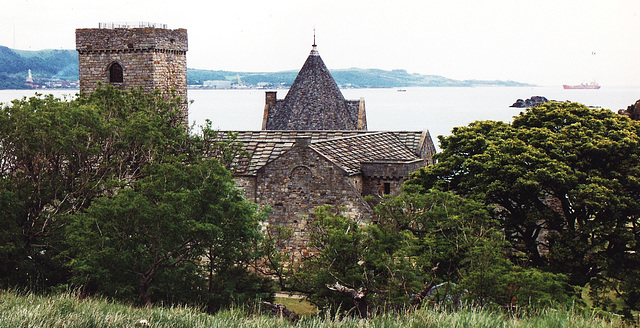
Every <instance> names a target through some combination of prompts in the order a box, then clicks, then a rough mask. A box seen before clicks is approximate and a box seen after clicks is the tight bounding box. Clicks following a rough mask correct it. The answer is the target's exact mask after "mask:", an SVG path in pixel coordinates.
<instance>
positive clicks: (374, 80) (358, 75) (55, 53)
mask: <svg viewBox="0 0 640 328" xmlns="http://www.w3.org/2000/svg"><path fill="white" fill-rule="evenodd" d="M28 70H31V74H32V76H33V78H34V80H36V82H37V83H36V84H39V85H44V84H45V83H46V82H50V81H59V80H61V81H77V80H78V53H77V52H76V51H75V50H39V51H27V50H14V49H10V48H7V47H4V46H0V89H25V88H30V86H27V85H25V79H26V78H27V75H28ZM297 74H298V71H297V70H295V71H294V70H292V71H281V72H234V71H223V70H203V69H193V68H189V69H188V70H187V83H188V84H189V85H192V86H193V85H196V86H197V85H202V84H203V83H204V81H210V80H225V81H231V82H232V83H238V78H239V79H240V83H242V84H244V85H246V86H248V87H257V86H264V87H288V86H290V85H291V83H293V80H294V79H295V78H296V75H297ZM331 74H332V75H333V77H334V79H335V80H336V82H337V83H338V85H340V86H341V87H348V88H395V87H416V86H419V87H440V86H447V87H468V86H494V85H495V86H528V84H526V83H519V82H513V81H483V80H453V79H449V78H446V77H443V76H438V75H423V74H415V73H414V74H410V73H408V72H407V71H406V70H401V69H398V70H391V71H385V70H381V69H361V68H349V69H336V70H331ZM65 85H66V84H65ZM69 87H73V85H71V86H69Z"/></svg>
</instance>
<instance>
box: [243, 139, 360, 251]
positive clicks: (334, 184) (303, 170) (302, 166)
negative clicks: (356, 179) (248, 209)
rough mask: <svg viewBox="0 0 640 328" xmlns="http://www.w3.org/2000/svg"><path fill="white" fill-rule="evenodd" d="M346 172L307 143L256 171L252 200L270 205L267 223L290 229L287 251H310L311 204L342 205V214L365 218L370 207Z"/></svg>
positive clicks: (295, 147) (315, 205)
mask: <svg viewBox="0 0 640 328" xmlns="http://www.w3.org/2000/svg"><path fill="white" fill-rule="evenodd" d="M350 179H351V178H350V177H348V176H347V175H346V173H345V172H344V171H343V170H342V169H340V168H339V167H337V166H336V165H334V164H333V163H331V162H330V161H328V160H326V159H325V158H323V157H322V156H320V155H319V154H318V153H316V152H315V151H314V150H312V149H310V148H309V147H307V146H299V145H297V146H294V147H293V148H292V149H291V150H289V151H288V152H287V153H285V154H283V155H282V156H281V157H279V158H278V159H276V160H275V161H273V162H271V163H269V164H267V165H266V166H264V167H263V168H262V169H260V170H259V171H258V176H257V179H256V186H257V188H256V191H257V192H256V202H257V203H258V204H260V205H262V206H266V205H268V206H270V207H271V208H272V212H271V215H270V216H269V219H268V224H269V226H271V228H273V226H282V227H287V228H290V229H292V232H293V238H292V239H291V242H290V243H289V245H288V247H287V248H288V251H290V253H291V255H292V256H294V257H296V258H299V257H300V256H307V255H309V254H310V250H309V249H308V241H309V235H308V228H309V224H310V223H311V219H312V218H311V214H312V213H313V210H314V208H315V207H317V206H320V205H325V204H329V205H333V206H334V207H344V209H345V210H344V211H343V212H342V213H344V214H345V215H347V216H349V217H351V218H353V219H355V220H358V221H364V220H368V219H369V218H370V215H371V209H370V208H369V206H368V205H367V204H366V203H365V202H364V201H363V200H362V198H361V195H360V192H359V191H358V188H356V187H355V186H354V185H352V183H351V182H350Z"/></svg>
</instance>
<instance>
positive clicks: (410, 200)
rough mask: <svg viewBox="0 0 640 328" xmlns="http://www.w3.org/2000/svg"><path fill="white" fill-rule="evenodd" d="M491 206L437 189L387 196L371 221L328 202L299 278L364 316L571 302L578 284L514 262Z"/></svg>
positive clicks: (324, 299) (316, 294) (323, 301)
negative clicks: (430, 307) (425, 306)
mask: <svg viewBox="0 0 640 328" xmlns="http://www.w3.org/2000/svg"><path fill="white" fill-rule="evenodd" d="M489 210H490V209H489V208H488V207H487V206H486V205H482V204H481V203H478V202H475V201H472V200H468V199H464V198H462V197H460V196H456V195H454V194H452V193H450V192H442V191H436V190H430V191H428V192H426V193H423V194H418V193H403V194H401V195H400V196H398V197H393V198H385V199H383V200H382V201H381V202H380V203H379V204H378V205H376V206H375V211H376V217H375V219H374V221H373V222H371V223H369V224H367V225H360V224H358V223H357V222H355V221H353V220H350V219H348V218H346V217H344V216H342V215H341V214H340V213H339V212H338V213H337V212H335V210H332V209H331V208H328V207H321V208H319V209H317V211H316V213H315V215H314V219H315V222H314V230H312V231H313V233H312V235H311V240H312V243H311V245H312V246H313V247H314V248H315V251H316V254H315V256H313V257H310V258H309V259H305V260H303V261H302V263H300V268H299V269H297V272H296V273H295V275H294V284H296V285H297V287H298V288H300V289H301V290H303V291H306V292H307V293H308V294H309V295H310V299H311V300H312V301H313V302H314V303H315V304H317V305H318V306H319V307H321V308H331V309H333V310H336V309H344V310H353V311H355V313H357V314H358V315H360V316H367V315H368V314H369V313H370V312H371V311H379V310H382V309H384V308H388V307H391V308H404V307H407V306H410V305H415V304H419V303H423V302H425V301H426V302H439V303H443V304H448V305H453V306H455V305H457V304H458V302H457V301H462V300H466V301H469V302H472V303H476V304H478V305H482V306H485V305H489V304H493V305H499V306H503V307H510V306H528V305H530V304H536V305H537V304H541V303H544V304H551V303H554V302H559V303H567V302H568V301H569V300H570V299H571V289H570V288H568V287H567V285H566V282H565V280H564V278H563V277H562V276H560V275H554V274H547V273H543V272H540V271H538V270H536V269H524V268H521V267H519V266H517V265H515V264H513V263H512V262H511V261H510V259H509V256H508V255H509V253H508V243H507V242H506V240H505V239H504V236H503V234H501V233H500V231H499V226H498V224H497V221H496V220H494V219H493V218H492V217H491V215H490V212H489ZM540 277H544V278H545V279H540Z"/></svg>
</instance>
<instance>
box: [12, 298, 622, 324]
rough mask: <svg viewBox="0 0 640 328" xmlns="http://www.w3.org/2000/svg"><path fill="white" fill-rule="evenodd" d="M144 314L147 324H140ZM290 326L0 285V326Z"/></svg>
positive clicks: (561, 316) (480, 319)
mask: <svg viewBox="0 0 640 328" xmlns="http://www.w3.org/2000/svg"><path fill="white" fill-rule="evenodd" d="M141 320H146V322H148V325H144V324H141V323H140V322H141ZM136 326H137V327H283V328H284V327H292V325H291V324H290V323H289V322H287V321H284V320H282V319H277V318H273V317H270V316H267V315H249V314H246V312H244V311H241V310H229V311H222V312H219V313H217V314H215V315H207V314H204V313H202V312H201V311H199V310H197V309H193V308H186V307H173V308H163V307H154V308H150V309H146V308H136V307H131V306H126V305H123V304H119V303H114V302H109V301H106V300H103V299H84V300H78V299H77V298H76V297H75V296H74V295H70V294H58V295H54V296H51V297H41V296H34V295H21V294H19V293H16V292H12V291H0V327H136ZM295 326H297V327H516V328H518V327H536V328H538V327H540V328H544V327H605V328H606V327H618V326H619V323H617V322H616V323H610V322H607V321H605V320H602V319H598V318H595V317H592V316H585V315H577V314H573V313H570V312H566V311H542V313H541V314H539V315H536V316H532V317H526V318H521V319H519V318H513V317H510V316H506V315H502V314H495V313H491V312H487V311H478V310H474V309H467V310H462V311H458V312H447V311H442V312H438V311H429V310H419V311H416V312H413V313H408V314H406V315H383V316H379V317H376V318H373V319H369V320H358V319H343V320H339V319H336V318H331V317H320V316H313V317H308V318H305V319H303V320H302V321H300V322H298V323H297V324H296V325H295Z"/></svg>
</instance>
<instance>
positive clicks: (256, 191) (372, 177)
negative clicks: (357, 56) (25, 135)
mask: <svg viewBox="0 0 640 328" xmlns="http://www.w3.org/2000/svg"><path fill="white" fill-rule="evenodd" d="M76 46H77V50H78V53H79V59H80V87H81V89H82V90H83V91H91V90H94V89H95V88H96V87H97V84H98V82H101V83H103V84H112V85H114V86H116V87H119V88H123V89H128V88H131V87H143V88H144V90H148V91H152V90H154V89H160V90H163V91H167V90H169V89H171V88H173V89H175V90H176V91H177V92H178V95H180V96H183V97H184V99H187V98H186V92H187V88H186V59H185V53H186V51H187V33H186V30H184V29H178V30H168V29H165V28H155V27H144V28H99V29H78V30H76ZM185 115H186V111H185ZM225 132H234V133H235V134H236V135H237V139H236V140H237V141H240V142H241V143H242V144H243V148H244V150H246V152H247V153H248V154H249V155H250V157H248V158H238V161H237V163H236V164H237V171H236V172H235V178H236V181H237V184H238V186H239V187H240V188H242V189H243V190H244V192H245V197H246V198H247V199H249V200H251V201H253V202H255V203H257V204H259V205H260V206H270V207H271V208H272V212H271V214H270V216H269V218H268V220H267V228H269V227H273V226H282V227H286V228H289V229H291V230H292V232H293V237H292V239H291V242H290V243H289V245H288V246H287V248H288V250H289V251H290V252H291V256H294V257H300V256H306V255H308V253H309V250H308V248H307V247H306V242H307V240H308V234H307V229H308V226H309V223H310V220H312V213H313V211H314V208H315V207H317V206H320V205H326V204H328V205H332V206H335V207H340V208H342V209H344V210H343V213H344V214H346V215H348V216H349V217H350V218H352V219H354V220H358V221H361V222H366V221H367V220H369V219H370V218H371V216H372V214H373V213H372V209H371V208H370V206H369V205H368V204H367V203H366V202H365V201H364V200H363V198H364V197H365V196H368V195H374V196H375V195H383V194H392V195H394V194H398V193H399V192H400V188H401V186H402V184H403V182H404V181H406V179H407V178H408V176H409V173H411V172H413V171H415V170H417V169H419V168H420V167H422V166H425V165H430V164H433V158H432V156H433V155H434V154H435V147H434V145H433V141H432V139H431V136H430V135H429V132H428V131H426V130H425V131H368V130H367V119H366V111H365V103H364V99H359V100H346V99H345V98H344V96H343V95H342V92H340V89H339V88H338V85H337V84H336V82H335V80H334V79H333V77H332V76H331V74H330V73H329V70H328V69H327V67H326V66H325V64H324V62H323V61H322V58H321V57H320V54H319V53H318V50H317V46H316V45H315V42H314V45H313V47H312V50H311V53H310V55H309V57H308V58H307V60H306V62H305V63H304V65H303V67H302V69H301V70H300V72H299V73H298V76H297V77H296V79H295V81H294V83H293V84H292V85H291V88H290V89H289V92H288V93H287V95H286V96H285V98H284V99H277V93H276V92H274V91H267V92H266V94H265V106H264V115H263V122H262V130H261V131H221V133H220V135H221V136H226V135H227V133H225Z"/></svg>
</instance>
